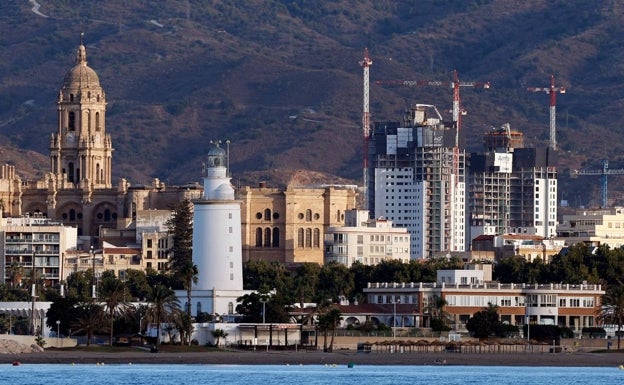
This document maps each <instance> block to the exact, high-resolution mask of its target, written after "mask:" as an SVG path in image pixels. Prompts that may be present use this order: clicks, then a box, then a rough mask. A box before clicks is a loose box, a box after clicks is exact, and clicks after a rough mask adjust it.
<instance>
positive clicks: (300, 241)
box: [297, 228, 304, 247]
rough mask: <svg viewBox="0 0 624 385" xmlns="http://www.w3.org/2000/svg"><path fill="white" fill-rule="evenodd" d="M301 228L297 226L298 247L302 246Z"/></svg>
mask: <svg viewBox="0 0 624 385" xmlns="http://www.w3.org/2000/svg"><path fill="white" fill-rule="evenodd" d="M303 244H304V243H303V229H302V228H299V229H298V230H297V246H298V247H303Z"/></svg>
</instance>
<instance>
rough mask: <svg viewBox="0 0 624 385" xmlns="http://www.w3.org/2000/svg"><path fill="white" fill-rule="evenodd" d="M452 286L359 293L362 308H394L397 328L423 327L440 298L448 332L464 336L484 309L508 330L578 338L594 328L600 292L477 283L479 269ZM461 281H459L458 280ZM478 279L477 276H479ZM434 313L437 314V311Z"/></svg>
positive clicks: (386, 287) (597, 288)
mask: <svg viewBox="0 0 624 385" xmlns="http://www.w3.org/2000/svg"><path fill="white" fill-rule="evenodd" d="M457 272H458V274H459V275H458V276H456V277H454V279H453V281H452V282H450V283H449V282H442V279H441V277H444V276H445V273H444V272H443V271H440V272H438V281H437V282H433V283H424V282H411V283H396V282H371V283H369V284H368V286H367V287H366V288H365V289H364V293H365V294H366V297H367V300H368V303H370V304H376V305H385V307H386V309H390V308H392V307H393V306H394V305H395V304H396V312H397V313H396V314H400V315H401V317H402V318H401V319H400V320H399V319H397V320H396V322H397V323H398V325H405V326H415V327H428V326H429V325H430V324H429V322H430V320H431V317H432V314H433V313H434V311H436V301H437V299H443V300H444V301H445V303H446V304H445V305H444V307H443V311H444V312H445V313H446V314H448V316H449V318H450V320H451V324H452V329H453V330H454V331H457V332H466V331H467V330H466V322H468V320H469V319H470V318H471V317H472V316H473V315H474V314H475V313H476V312H478V311H480V310H483V309H484V308H487V307H488V305H489V304H492V305H496V306H498V313H499V315H500V319H501V321H502V322H506V323H508V324H510V325H525V324H527V323H530V324H539V325H559V326H565V327H569V328H570V329H572V330H573V331H574V332H575V333H577V334H578V335H580V333H581V330H582V328H583V327H592V326H597V325H598V321H597V317H598V315H599V314H600V310H601V309H602V296H603V295H604V294H605V291H604V290H603V288H602V287H601V285H595V284H580V285H570V284H561V283H559V284H528V283H513V284H501V283H497V282H487V281H485V280H483V279H480V278H479V274H480V271H479V270H472V271H470V270H458V271H457ZM464 278H465V279H464ZM481 278H482V275H481ZM438 311H439V310H438Z"/></svg>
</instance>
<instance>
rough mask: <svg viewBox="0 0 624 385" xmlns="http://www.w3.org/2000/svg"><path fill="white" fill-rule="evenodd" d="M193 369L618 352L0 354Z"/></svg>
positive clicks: (600, 358) (474, 362)
mask: <svg viewBox="0 0 624 385" xmlns="http://www.w3.org/2000/svg"><path fill="white" fill-rule="evenodd" d="M13 362H19V363H20V364H69V365H72V364H108V365H118V364H123V365H128V364H153V365H160V364H193V365H471V366H564V367H565V366H567V367H619V366H620V365H623V364H624V352H617V353H591V352H574V353H548V352H544V353H541V352H534V353H415V352H406V353H398V352H397V353H388V352H385V353H375V352H371V353H357V352H354V351H335V352H332V353H326V352H322V351H298V352H295V351H269V352H265V351H255V352H254V351H239V350H224V351H206V352H197V351H194V352H170V351H160V352H158V353H151V352H149V351H143V350H136V351H133V350H124V351H119V352H115V351H110V352H103V351H97V350H93V351H88V350H55V349H48V350H46V351H44V352H34V353H22V354H0V364H12V363H13Z"/></svg>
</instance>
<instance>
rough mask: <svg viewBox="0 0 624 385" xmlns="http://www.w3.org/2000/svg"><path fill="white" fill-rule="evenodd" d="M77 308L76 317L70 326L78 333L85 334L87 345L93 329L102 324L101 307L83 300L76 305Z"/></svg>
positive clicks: (89, 344)
mask: <svg viewBox="0 0 624 385" xmlns="http://www.w3.org/2000/svg"><path fill="white" fill-rule="evenodd" d="M77 310H78V317H77V318H76V319H75V320H74V322H73V323H72V328H73V329H75V330H76V332H78V333H84V334H85V336H86V337H87V347H89V346H91V340H92V339H93V335H94V334H95V331H96V330H98V329H99V328H100V326H101V325H102V319H103V317H102V315H103V312H102V307H101V306H100V305H97V304H94V303H91V302H85V303H82V304H80V305H78V306H77Z"/></svg>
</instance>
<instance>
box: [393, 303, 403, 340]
mask: <svg viewBox="0 0 624 385" xmlns="http://www.w3.org/2000/svg"><path fill="white" fill-rule="evenodd" d="M397 302H398V303H401V298H397V299H394V298H393V299H392V305H393V308H394V310H393V316H392V339H393V340H394V339H396V325H397V322H396V305H397Z"/></svg>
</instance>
